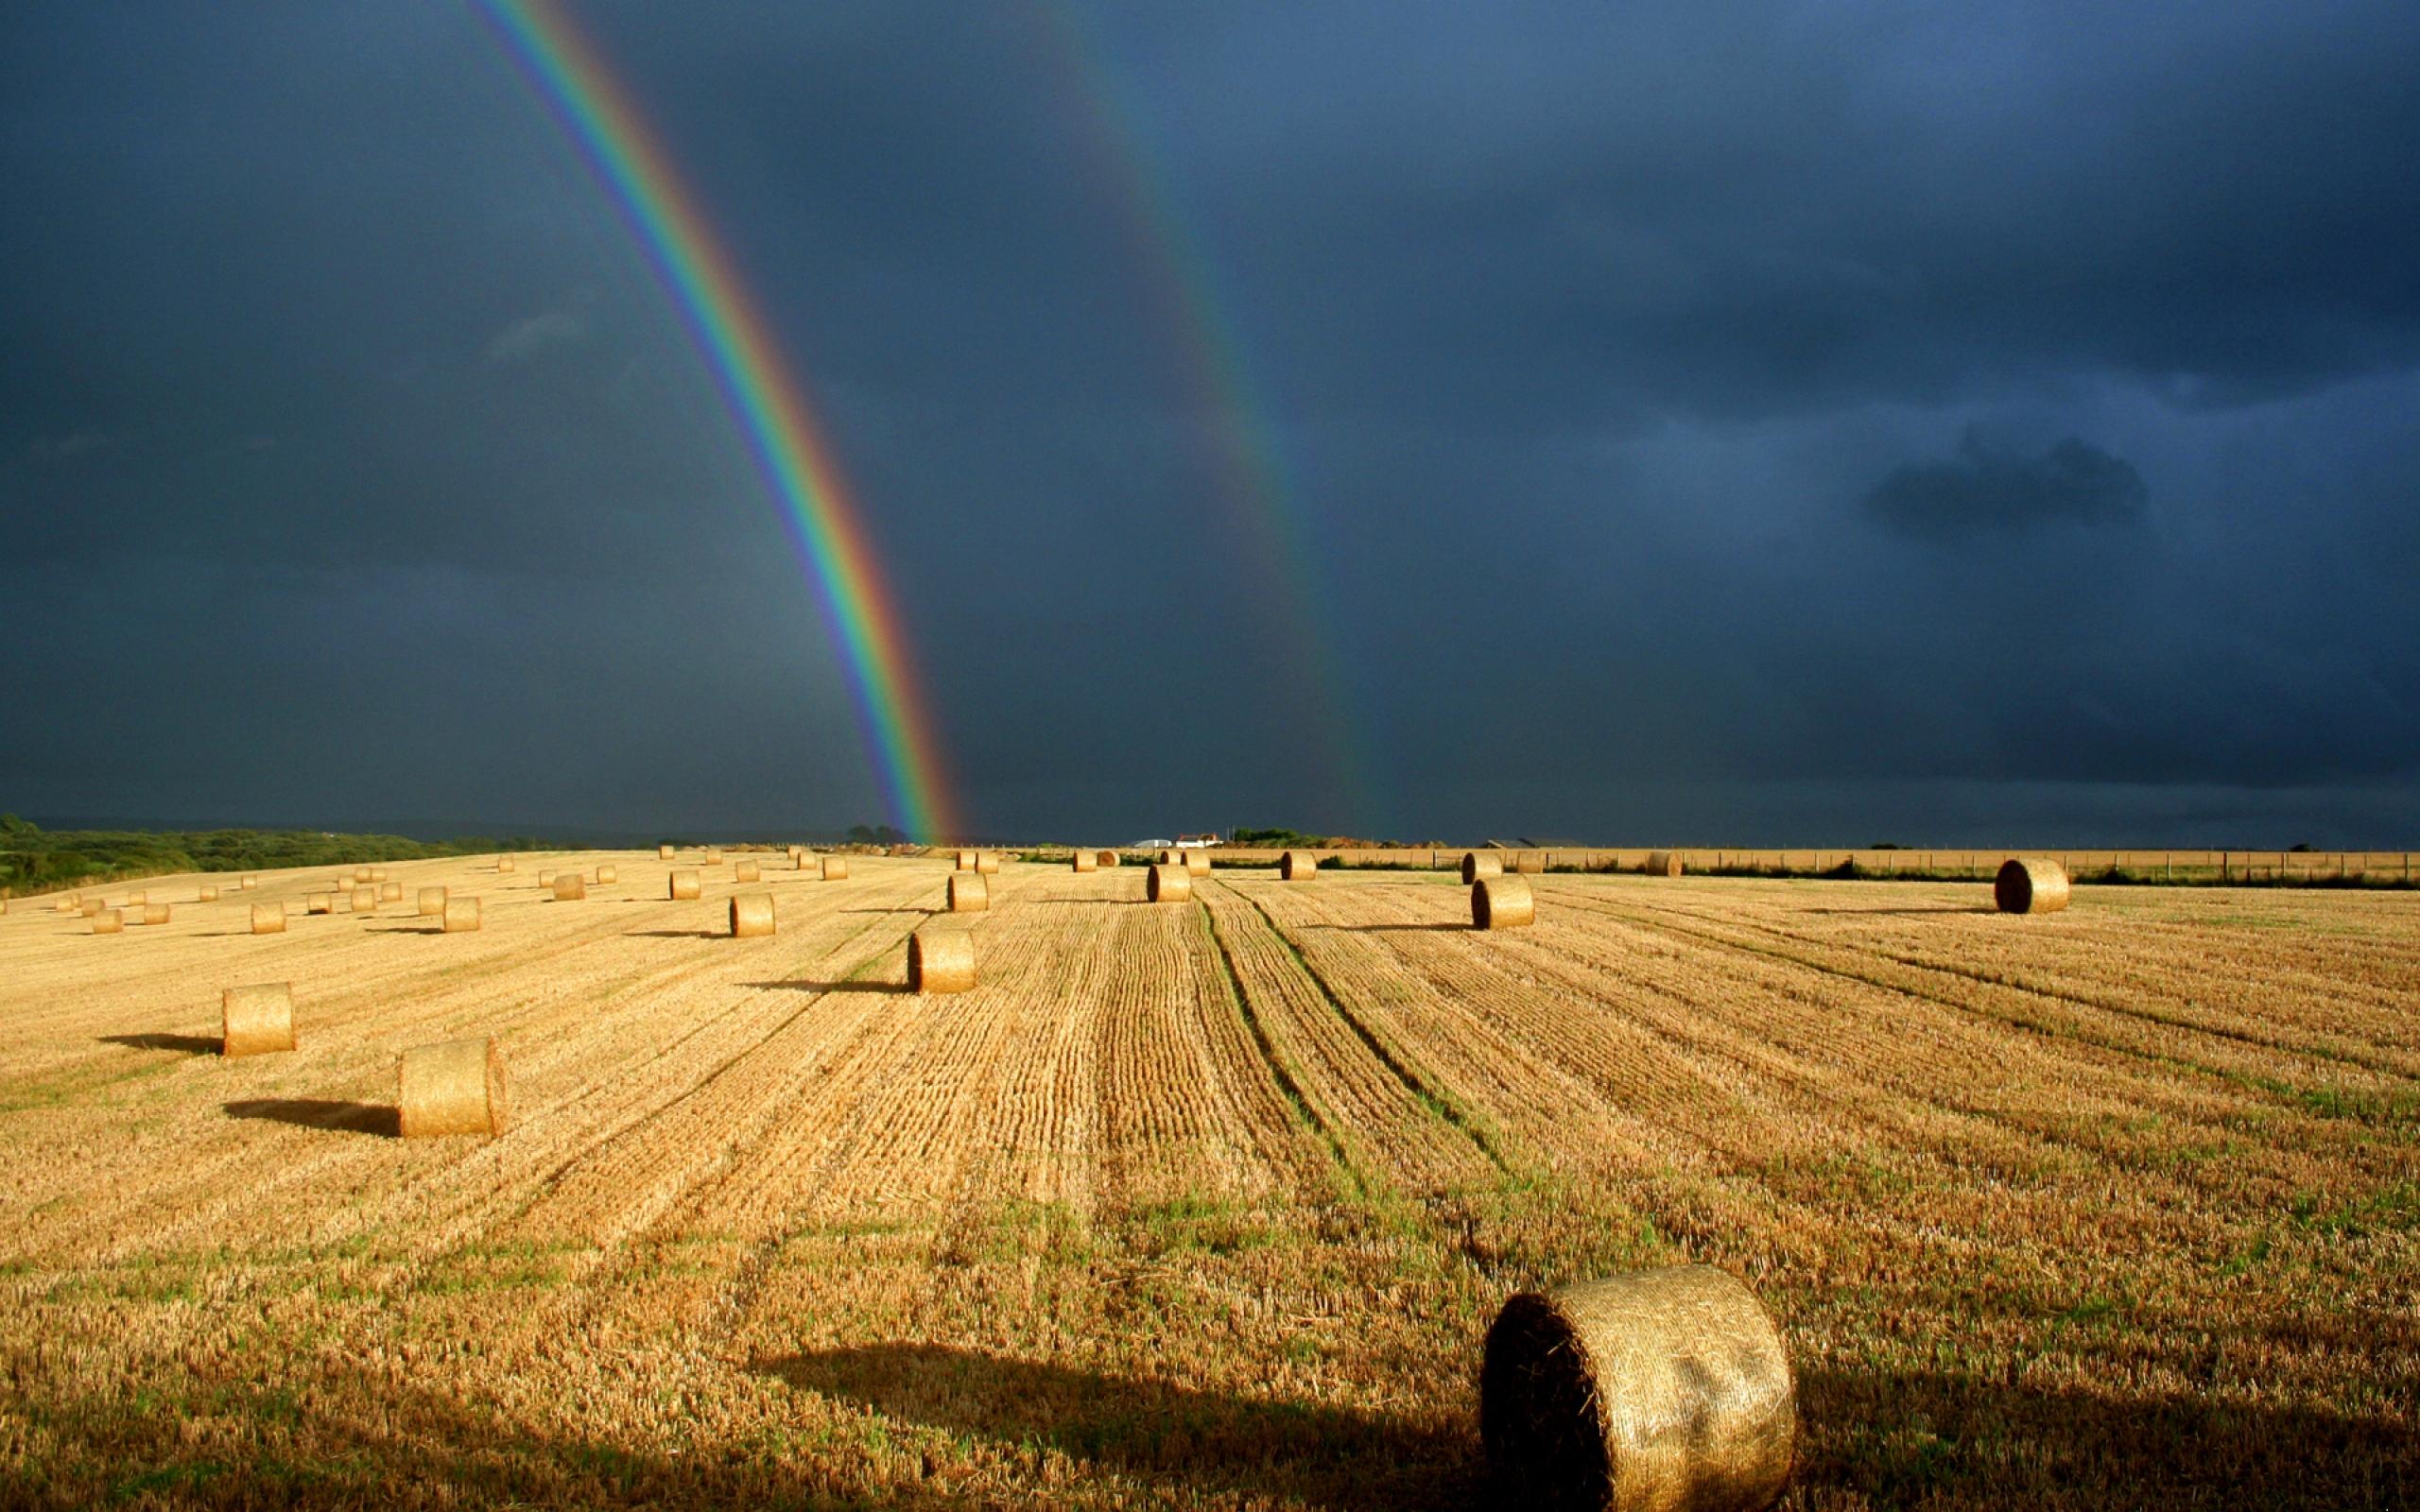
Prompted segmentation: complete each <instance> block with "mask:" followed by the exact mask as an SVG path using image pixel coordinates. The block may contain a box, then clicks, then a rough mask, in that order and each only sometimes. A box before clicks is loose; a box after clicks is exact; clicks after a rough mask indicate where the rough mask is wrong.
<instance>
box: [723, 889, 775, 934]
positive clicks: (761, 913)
mask: <svg viewBox="0 0 2420 1512" xmlns="http://www.w3.org/2000/svg"><path fill="white" fill-rule="evenodd" d="M772 932H773V895H772V894H771V893H769V892H745V893H741V894H739V895H738V896H737V897H735V898H734V899H732V901H731V937H732V938H734V939H752V938H754V937H755V936H759V935H769V934H771V933H772Z"/></svg>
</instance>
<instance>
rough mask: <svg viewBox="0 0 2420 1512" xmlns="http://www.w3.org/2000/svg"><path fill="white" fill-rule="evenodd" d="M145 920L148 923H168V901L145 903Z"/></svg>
mask: <svg viewBox="0 0 2420 1512" xmlns="http://www.w3.org/2000/svg"><path fill="white" fill-rule="evenodd" d="M143 921H144V922H145V923H147V924H164V923H166V922H167V921H168V905H167V904H166V903H145V904H144V905H143Z"/></svg>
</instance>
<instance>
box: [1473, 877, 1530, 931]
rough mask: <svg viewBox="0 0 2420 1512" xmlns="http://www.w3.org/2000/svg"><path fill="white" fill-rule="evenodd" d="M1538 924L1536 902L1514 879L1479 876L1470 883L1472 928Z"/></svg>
mask: <svg viewBox="0 0 2420 1512" xmlns="http://www.w3.org/2000/svg"><path fill="white" fill-rule="evenodd" d="M1537 921H1538V901H1537V899H1536V898H1535V897H1534V896H1533V895H1531V893H1530V885H1529V884H1528V883H1526V882H1523V881H1522V880H1521V879H1520V878H1518V877H1481V878H1479V879H1478V881H1477V882H1475V883H1472V884H1471V927H1472V928H1473V929H1519V928H1521V927H1522V926H1523V925H1526V924H1534V923H1536V922H1537Z"/></svg>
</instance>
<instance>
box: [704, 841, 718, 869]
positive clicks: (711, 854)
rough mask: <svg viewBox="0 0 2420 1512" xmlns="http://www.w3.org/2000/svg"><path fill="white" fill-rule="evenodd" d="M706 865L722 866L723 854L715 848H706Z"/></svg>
mask: <svg viewBox="0 0 2420 1512" xmlns="http://www.w3.org/2000/svg"><path fill="white" fill-rule="evenodd" d="M706 865H707V866H710V867H719V866H721V865H722V852H721V851H717V850H716V849H715V848H714V847H713V846H708V847H706Z"/></svg>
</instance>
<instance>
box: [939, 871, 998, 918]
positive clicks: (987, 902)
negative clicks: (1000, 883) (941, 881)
mask: <svg viewBox="0 0 2420 1512" xmlns="http://www.w3.org/2000/svg"><path fill="white" fill-rule="evenodd" d="M948 894H949V911H950V912H951V913H953V914H979V913H981V912H983V911H984V910H985V909H987V908H989V907H991V906H992V885H991V884H990V883H988V882H985V881H984V880H983V873H981V872H979V871H953V872H951V873H950V877H949V887H948Z"/></svg>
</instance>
